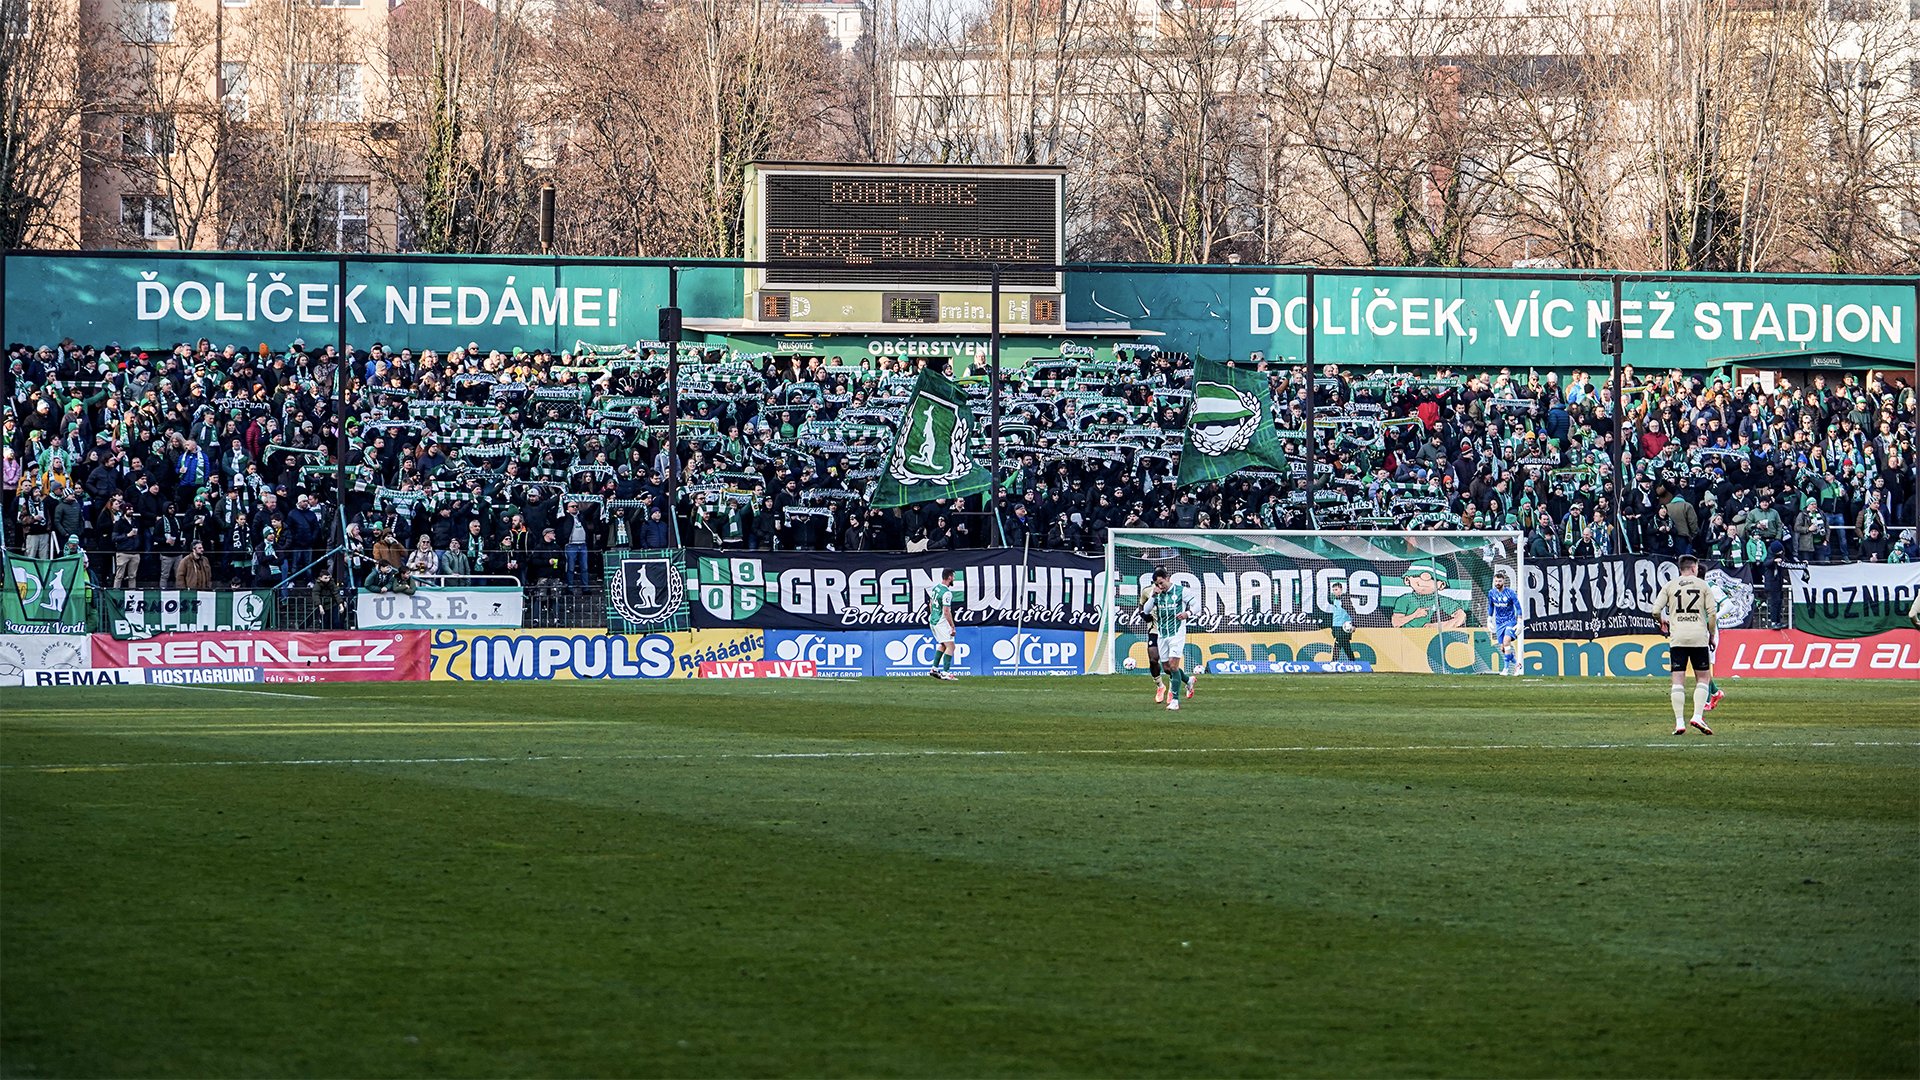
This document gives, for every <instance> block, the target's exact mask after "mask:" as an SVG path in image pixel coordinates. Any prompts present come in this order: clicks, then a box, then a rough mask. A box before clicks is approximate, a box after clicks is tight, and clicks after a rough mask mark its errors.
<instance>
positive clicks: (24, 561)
mask: <svg viewBox="0 0 1920 1080" xmlns="http://www.w3.org/2000/svg"><path fill="white" fill-rule="evenodd" d="M0 569H4V571H5V574H4V577H5V579H6V581H5V587H4V588H0V624H3V626H4V629H0V632H4V633H8V634H84V633H86V632H87V599H86V597H87V560H86V558H85V557H84V556H81V555H80V554H78V553H75V554H72V555H62V556H60V557H59V558H54V559H29V558H26V557H25V556H22V555H9V554H6V553H5V552H0Z"/></svg>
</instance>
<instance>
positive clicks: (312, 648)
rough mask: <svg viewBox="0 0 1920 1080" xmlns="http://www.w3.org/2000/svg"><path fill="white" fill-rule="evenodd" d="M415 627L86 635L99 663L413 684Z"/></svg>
mask: <svg viewBox="0 0 1920 1080" xmlns="http://www.w3.org/2000/svg"><path fill="white" fill-rule="evenodd" d="M428 655H429V654H428V648H427V634H426V633H425V632H424V631H420V630H361V631H351V630H347V631H324V630H316V631H295V632H271V631H269V632H264V633H246V632H233V633H218V634H165V635H162V636H160V637H154V638H146V639H144V640H140V641H122V640H120V639H118V638H115V637H114V636H113V635H112V634H95V635H93V660H94V663H96V664H98V665H99V666H101V667H121V668H215V667H257V668H260V669H261V675H262V678H263V679H264V680H265V681H266V682H270V683H312V682H419V681H421V680H423V679H425V678H426V677H427V669H428Z"/></svg>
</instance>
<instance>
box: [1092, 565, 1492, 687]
mask: <svg viewBox="0 0 1920 1080" xmlns="http://www.w3.org/2000/svg"><path fill="white" fill-rule="evenodd" d="M1525 559H1526V551H1525V546H1524V544H1523V543H1522V538H1521V536H1520V534H1519V533H1517V532H1302V531H1283V532H1252V531H1242V530H1208V529H1115V530H1113V531H1112V532H1110V533H1109V534H1108V542H1107V549H1106V573H1105V575H1104V577H1103V581H1104V585H1103V596H1102V603H1101V608H1100V630H1099V633H1098V634H1097V636H1096V638H1095V646H1094V649H1093V655H1092V656H1090V657H1089V658H1088V659H1089V661H1090V666H1089V670H1092V671H1094V672H1096V673H1098V674H1113V673H1115V672H1118V671H1124V670H1128V668H1127V664H1126V661H1127V660H1129V659H1131V660H1133V661H1134V664H1135V667H1136V668H1137V669H1140V670H1144V669H1145V667H1146V631H1145V628H1144V627H1143V626H1141V625H1140V624H1139V623H1138V622H1137V621H1136V619H1135V612H1136V611H1137V609H1138V607H1139V603H1140V596H1141V589H1142V587H1143V586H1144V585H1145V584H1146V583H1147V582H1148V581H1149V580H1150V579H1151V578H1152V576H1153V573H1154V571H1155V570H1156V569H1159V568H1162V567H1164V568H1165V569H1166V570H1167V571H1168V573H1169V575H1170V576H1171V578H1172V580H1173V581H1174V582H1176V583H1178V584H1181V585H1184V586H1185V587H1186V594H1187V602H1188V607H1189V610H1190V611H1192V612H1193V617H1192V620H1191V621H1190V622H1189V623H1188V631H1187V655H1186V662H1187V664H1188V665H1189V666H1190V667H1192V669H1193V670H1195V671H1201V670H1204V669H1205V666H1206V665H1207V664H1209V663H1211V662H1214V661H1251V662H1255V663H1259V662H1261V661H1274V662H1282V663H1292V662H1312V661H1319V662H1329V661H1333V660H1335V659H1336V656H1335V650H1336V648H1337V647H1340V646H1342V645H1344V646H1345V647H1344V648H1341V654H1340V656H1339V657H1338V659H1342V660H1346V659H1352V660H1355V661H1357V662H1361V663H1366V664H1368V665H1370V667H1371V669H1372V670H1373V671H1392V672H1424V673H1439V674H1474V673H1482V674H1493V673H1497V672H1498V671H1499V670H1500V652H1499V647H1498V643H1497V642H1496V641H1495V640H1494V638H1493V627H1492V626H1491V625H1489V622H1488V619H1489V615H1488V611H1487V593H1488V590H1490V589H1491V588H1492V587H1493V577H1494V574H1495V573H1496V572H1498V571H1500V570H1505V571H1507V573H1508V576H1509V584H1510V586H1511V587H1512V588H1513V589H1514V590H1515V591H1516V592H1519V593H1520V594H1521V595H1522V596H1523V597H1524V596H1525V584H1524V583H1525V581H1526V563H1525ZM1337 597H1339V598H1344V600H1345V602H1346V610H1347V612H1348V614H1349V615H1351V617H1352V623H1351V627H1350V630H1351V632H1350V634H1344V635H1342V636H1345V637H1346V638H1347V641H1346V642H1344V643H1343V642H1340V641H1339V640H1338V639H1337V637H1336V635H1335V634H1334V632H1333V626H1334V610H1333V605H1334V603H1335V600H1336V598H1337ZM1525 616H1526V612H1525V610H1524V604H1523V606H1522V618H1521V620H1520V631H1519V632H1520V634H1521V635H1523V637H1522V640H1520V641H1519V642H1516V643H1515V645H1514V655H1515V657H1516V658H1524V656H1525V649H1524V646H1525V641H1524V634H1525V633H1526V618H1525Z"/></svg>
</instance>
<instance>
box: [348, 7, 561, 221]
mask: <svg viewBox="0 0 1920 1080" xmlns="http://www.w3.org/2000/svg"><path fill="white" fill-rule="evenodd" d="M535 23H536V20H535V19H533V18H530V17H529V13H528V4H527V3H526V2H525V0H505V2H501V3H496V4H491V5H488V6H484V7H483V6H481V5H479V4H476V3H473V2H472V0H414V2H412V3H408V4H405V5H403V6H401V7H400V8H397V9H395V11H394V14H393V16H392V17H391V18H390V19H389V24H388V26H389V29H388V44H387V65H386V69H385V71H383V72H377V73H374V79H375V80H376V81H378V82H379V83H380V84H381V91H382V92H380V93H378V94H377V95H375V100H377V101H378V102H379V106H378V112H377V114H376V115H375V116H373V117H371V118H370V119H371V121H372V122H371V123H369V124H368V125H367V126H366V127H365V128H362V129H359V130H358V138H357V140H356V144H357V145H356V148H357V150H358V152H359V154H360V155H361V156H362V157H363V158H364V159H365V160H366V162H367V164H368V167H369V169H370V170H371V172H372V173H373V174H374V175H376V176H378V177H380V178H381V180H382V181H383V182H382V184H381V189H382V190H383V191H387V192H391V193H392V194H393V198H394V201H395V207H394V209H395V211H396V214H397V217H398V219H399V220H400V221H402V222H405V223H406V224H407V225H408V226H409V228H408V229H407V230H404V231H407V232H410V233H411V234H412V235H411V236H410V237H405V238H404V239H410V240H411V246H413V247H417V248H418V249H419V250H422V251H438V252H488V251H514V250H524V249H525V248H526V247H527V246H528V242H529V240H530V239H531V232H532V226H533V218H534V211H535V201H536V199H537V197H538V196H537V192H538V189H539V184H540V179H541V177H540V174H539V171H538V170H537V169H536V167H535V166H536V165H537V164H544V156H543V154H542V153H541V151H542V146H541V144H542V143H543V142H544V141H545V136H546V135H547V134H548V133H549V128H548V124H547V121H548V119H549V117H548V113H547V111H546V109H547V101H548V98H549V97H550V96H551V91H552V90H553V86H552V84H551V83H550V82H549V81H548V79H547V77H546V76H547V74H548V73H547V71H546V69H545V68H544V67H542V66H541V65H540V64H539V63H536V62H535V61H536V54H537V53H538V52H539V51H540V50H541V49H542V47H543V41H542V38H543V35H542V34H541V33H540V28H539V27H538V26H536V25H535Z"/></svg>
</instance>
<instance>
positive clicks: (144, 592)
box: [93, 589, 275, 641]
mask: <svg viewBox="0 0 1920 1080" xmlns="http://www.w3.org/2000/svg"><path fill="white" fill-rule="evenodd" d="M93 602H94V606H95V608H96V609H97V610H98V612H99V620H98V622H97V623H96V625H97V626H98V627H99V628H100V629H102V630H104V631H106V632H107V633H109V634H112V635H113V636H114V637H116V638H119V639H121V640H123V641H124V640H127V639H130V638H146V637H152V636H153V635H155V634H162V633H174V632H176V631H217V630H271V629H273V628H274V625H275V624H274V615H275V611H274V598H273V590H272V589H239V590H234V591H218V592H216V591H213V590H192V589H189V590H173V589H139V590H132V589H129V590H121V589H95V590H94V592H93Z"/></svg>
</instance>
